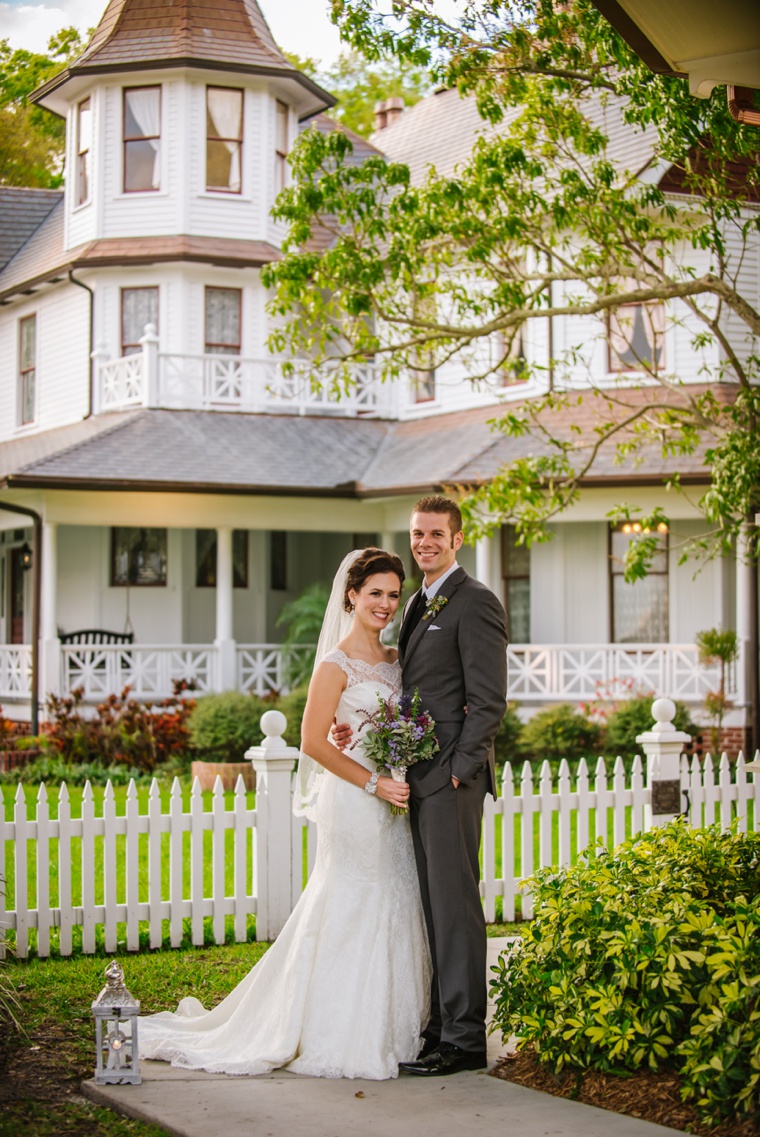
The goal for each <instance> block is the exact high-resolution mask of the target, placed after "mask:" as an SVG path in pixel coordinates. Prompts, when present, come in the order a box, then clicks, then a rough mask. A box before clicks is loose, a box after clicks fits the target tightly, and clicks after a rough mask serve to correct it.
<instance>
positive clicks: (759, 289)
mask: <svg viewBox="0 0 760 1137" xmlns="http://www.w3.org/2000/svg"><path fill="white" fill-rule="evenodd" d="M746 221H747V218H746V217H743V218H741V219H740V223H739V225H741V224H743V223H746ZM739 225H737V224H727V225H726V226H725V234H724V235H725V242H726V253H727V257H728V273H729V276H730V278H731V279H730V281H729V283H730V284H732V286H733V287H734V288H735V289H736V291H737V292H738V293H739V295H740V296H742V297H743V298H744V299H745V300H747V301H748V302H749V303H750V304H751V305H752V307H753V308H755V310H757V309H758V308H760V234H758V232H757V230H756V229H755V231H754V233H752V234H751V236H750V237H749V238H748V239H747V242H746V246H745V242H744V241H743V240H742V236H741V232H740V227H739ZM724 313H725V315H724V320H723V325H724V329H725V332H726V336H727V338H728V340H729V342H730V344H731V347H732V348H733V350H734V352H735V353H736V355H737V356H738V357H739V359H740V360H741V362H742V363H744V364H745V365H746V362H747V357H748V356H749V355H751V354H752V353H755V355H756V354H757V351H758V338H757V337H755V338H754V339H753V338H752V337H751V336H750V334H749V329H748V327H747V324H746V323H745V322H744V320H742V319H740V317H739V316H737V315H736V314H735V313H734V312H733V310H732V309H730V308H728V307H727V306H725V307H724ZM723 355H724V353H723V351H722V350H721V356H723ZM728 375H729V376H730V378H731V379H735V372H734V371H733V369H731V370H729V372H728Z"/></svg>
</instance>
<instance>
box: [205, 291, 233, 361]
mask: <svg viewBox="0 0 760 1137" xmlns="http://www.w3.org/2000/svg"><path fill="white" fill-rule="evenodd" d="M241 302H242V292H241V290H240V289H239V288H211V287H207V288H206V352H207V354H209V355H240V306H241Z"/></svg>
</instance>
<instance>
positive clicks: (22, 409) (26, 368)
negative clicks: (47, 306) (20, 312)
mask: <svg viewBox="0 0 760 1137" xmlns="http://www.w3.org/2000/svg"><path fill="white" fill-rule="evenodd" d="M18 337H19V348H18V360H19V366H18V379H19V387H18V399H19V402H18V406H19V420H20V422H21V425H22V426H23V425H24V424H26V423H28V422H34V419H35V414H36V385H37V370H36V355H37V317H36V316H27V317H25V319H23V320H20V321H19V329H18Z"/></svg>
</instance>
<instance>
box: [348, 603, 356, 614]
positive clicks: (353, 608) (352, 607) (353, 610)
mask: <svg viewBox="0 0 760 1137" xmlns="http://www.w3.org/2000/svg"><path fill="white" fill-rule="evenodd" d="M355 612H356V605H355V604H352V605H351V611H350V612H349V613H348V614H349V616H353V615H354V613H355Z"/></svg>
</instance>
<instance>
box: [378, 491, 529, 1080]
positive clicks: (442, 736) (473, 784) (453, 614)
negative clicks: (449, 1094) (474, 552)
mask: <svg viewBox="0 0 760 1137" xmlns="http://www.w3.org/2000/svg"><path fill="white" fill-rule="evenodd" d="M462 542H463V534H462V515H461V513H460V511H459V507H458V506H457V505H456V503H455V502H453V501H450V500H449V499H448V498H446V497H442V496H439V495H433V496H430V497H423V498H421V499H420V500H419V501H418V502H417V504H416V505H415V507H414V510H413V512H412V518H411V546H412V553H413V555H414V559H415V560H416V562H417V564H418V565H419V567H420V569H421V570H422V573H423V576H424V581H423V586H422V588H421V589H420V591H419V592H417V593H416V594H415V595H414V596H413V597H412V598H411V600H410V601H409V603H408V604H407V606H406V608H405V610H404V617H403V622H402V625H401V633H400V636H399V659H400V662H401V666H402V672H403V682H404V692H405V693H413V692H414V689H415V688H418V689H419V692H420V700H421V703H422V706H423V707H424V708H425V710H427V711H429V712H430V714H431V715H432V717H433V718H434V719H435V724H436V736H437V738H438V742H439V744H440V750H439V751H438V753H437V754H436V755H435V757H434V758H433V759H432V760H431V761H428V762H419V763H417V764H416V765H413V766H410V767H409V772H408V779H409V785H410V791H411V792H410V802H411V826H412V837H413V840H414V851H415V856H416V860H417V872H418V874H419V879H420V891H421V893H422V906H423V909H424V912H425V920H426V923H427V929H428V938H429V940H430V950H431V953H432V957H433V983H432V1003H431V1012H432V1013H431V1017H430V1022H429V1023H428V1026H427V1029H426V1031H425V1035H424V1045H423V1048H422V1050H421V1052H420V1055H419V1057H418V1058H417V1060H416V1061H415V1062H403V1063H402V1064H401V1069H402V1070H403V1071H404V1072H405V1073H408V1074H415V1075H420V1076H423V1077H432V1076H440V1075H441V1074H454V1073H457V1072H458V1071H459V1070H479V1069H483V1068H484V1067H485V1066H486V1028H485V1017H486V1000H487V994H486V928H485V919H484V916H483V907H482V904H481V900H480V868H479V864H478V850H479V847H480V834H481V826H482V818H483V803H484V801H485V796H486V794H487V793H489V792H490V793H491V794H493V796H494V797H496V778H495V773H494V754H493V742H494V738H495V736H496V732H497V730H498V728H499V725H500V723H501V720H502V718H503V716H504V711H505V709H506V690H507V630H506V624H505V616H504V609H503V608H502V606H501V604H500V603H499V601H498V600H497V599H496V597H495V596H494V594H493V593H492V592H491V591H490V590H489V589H488V588H486V587H485V585H483V584H480V583H479V582H478V581H476V580H473V578H472V577H470V576H468V575H467V573H466V572H465V571H464V569H463V568H460V567H459V565H458V564H457V560H456V555H457V551H458V550H459V549H460V548H461V547H462Z"/></svg>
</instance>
